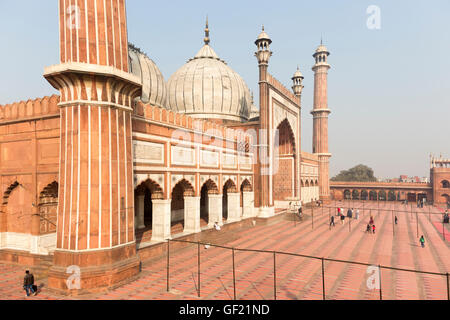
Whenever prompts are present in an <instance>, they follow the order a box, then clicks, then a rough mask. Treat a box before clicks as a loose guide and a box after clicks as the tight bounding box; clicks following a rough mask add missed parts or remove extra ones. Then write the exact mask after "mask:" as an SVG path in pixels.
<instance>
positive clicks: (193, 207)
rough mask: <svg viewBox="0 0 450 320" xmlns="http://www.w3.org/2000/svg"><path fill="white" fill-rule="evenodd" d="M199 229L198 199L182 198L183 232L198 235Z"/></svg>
mask: <svg viewBox="0 0 450 320" xmlns="http://www.w3.org/2000/svg"><path fill="white" fill-rule="evenodd" d="M201 231H202V229H201V227H200V197H185V198H184V232H185V233H198V232H201Z"/></svg>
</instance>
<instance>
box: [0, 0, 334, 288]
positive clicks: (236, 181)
mask: <svg viewBox="0 0 450 320" xmlns="http://www.w3.org/2000/svg"><path fill="white" fill-rule="evenodd" d="M75 9H76V10H74V8H73V6H69V5H68V3H67V1H63V0H60V1H59V30H60V46H59V48H60V62H59V64H57V65H54V66H50V67H47V68H45V71H44V77H45V79H46V80H47V81H48V82H49V84H50V85H51V86H53V87H54V88H56V89H57V90H58V91H59V95H53V96H51V97H44V98H41V99H35V100H28V101H23V102H17V103H13V104H9V105H4V106H0V168H1V169H0V186H1V188H2V189H1V190H2V196H3V198H2V203H1V205H0V260H4V261H9V262H14V263H18V264H22V265H28V266H30V265H31V266H33V265H35V266H41V267H42V266H46V267H48V278H49V287H50V288H52V289H54V290H59V291H61V292H68V291H69V288H68V287H67V283H66V280H67V277H68V273H67V272H68V271H67V270H68V268H69V267H71V266H77V267H78V268H79V272H80V274H81V284H80V288H81V290H83V292H92V291H98V290H103V289H105V288H110V287H112V286H115V285H117V284H120V283H123V282H124V281H127V279H131V278H132V277H134V276H135V275H136V274H137V273H139V264H140V261H141V259H142V254H140V252H141V250H142V249H143V248H145V247H149V246H154V245H157V244H160V243H164V242H165V241H166V240H167V239H170V238H173V237H179V236H184V235H191V234H197V233H200V232H204V231H205V230H208V229H211V228H213V227H214V224H215V223H218V224H219V225H227V224H233V223H239V222H240V221H244V220H246V219H254V218H261V219H266V218H271V217H273V216H275V215H277V214H279V213H280V209H283V208H286V207H288V206H289V205H290V204H292V203H297V204H299V203H302V204H307V203H310V202H313V201H316V200H324V201H327V200H330V186H329V160H330V157H331V154H330V153H329V150H328V132H327V131H328V116H329V114H330V112H331V111H330V109H329V108H328V102H327V74H328V70H329V69H330V65H329V64H328V56H329V52H328V50H327V48H326V47H325V46H324V45H323V44H320V46H319V47H318V48H317V50H316V51H315V52H314V54H313V57H314V61H313V62H314V66H313V71H314V73H315V78H314V106H313V108H312V111H311V114H312V115H313V121H314V122H313V123H314V128H313V130H314V132H313V152H312V153H308V152H305V151H303V150H302V149H301V123H302V117H301V116H302V113H301V110H302V105H301V97H302V89H303V79H304V77H303V75H302V73H301V72H300V70H298V69H297V70H296V71H295V70H294V71H295V73H294V74H293V77H292V79H291V80H292V90H290V89H288V88H286V87H285V86H284V85H283V84H282V83H281V82H280V81H278V80H277V79H275V77H273V76H272V75H271V73H269V62H270V58H271V55H272V52H271V44H272V40H271V38H270V37H269V35H268V34H267V33H266V32H265V31H264V27H263V29H262V31H261V33H260V34H259V36H258V37H257V39H256V41H255V46H256V53H255V56H256V59H257V66H258V73H259V107H257V106H255V103H254V99H253V96H252V94H251V92H250V90H249V88H248V86H247V84H246V83H245V81H244V80H243V78H242V77H241V76H240V75H239V74H238V73H237V72H236V71H235V70H233V69H232V68H231V67H230V66H229V65H228V64H227V62H225V61H224V60H222V59H221V58H220V56H219V54H218V53H216V52H215V51H214V49H213V48H212V46H211V44H210V30H209V25H208V22H207V23H206V28H205V38H204V45H203V46H202V47H201V48H200V50H199V51H198V53H197V54H196V55H194V56H193V57H192V58H190V59H189V60H188V61H187V62H186V64H184V65H183V66H181V67H180V68H179V69H178V70H177V71H176V72H175V73H174V74H173V75H172V76H170V77H169V78H167V79H168V80H167V81H166V80H165V78H164V76H163V74H162V73H161V71H160V70H159V69H158V67H157V65H156V64H155V62H154V61H153V60H152V59H151V58H150V57H148V56H147V55H146V54H144V53H143V52H141V50H139V49H138V48H136V47H135V46H134V45H131V44H129V43H128V39H127V23H126V8H125V0H116V1H106V0H86V1H79V2H78V5H77V6H76V8H75ZM72 15H75V16H74V17H73V16H72ZM56 27H57V26H55V28H56ZM292 63H293V64H294V65H295V64H296V62H294V61H293V62H292Z"/></svg>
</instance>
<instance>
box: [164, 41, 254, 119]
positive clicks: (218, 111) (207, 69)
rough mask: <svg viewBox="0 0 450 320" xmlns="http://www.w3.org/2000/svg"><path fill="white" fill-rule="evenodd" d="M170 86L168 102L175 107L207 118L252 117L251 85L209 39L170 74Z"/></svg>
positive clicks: (171, 106) (193, 115)
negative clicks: (248, 84) (211, 44)
mask: <svg viewBox="0 0 450 320" xmlns="http://www.w3.org/2000/svg"><path fill="white" fill-rule="evenodd" d="M167 87H168V95H169V96H168V101H167V104H168V106H169V108H170V109H171V110H173V111H176V112H180V113H185V114H189V115H191V116H192V117H196V118H203V119H205V118H214V119H223V120H233V121H240V122H244V121H247V120H248V118H249V113H250V107H251V98H250V91H249V89H248V87H247V85H246V84H245V82H244V80H243V79H242V78H241V76H240V75H239V74H237V73H236V72H235V71H233V70H232V69H231V68H230V67H229V66H228V65H227V64H226V63H225V61H223V60H221V59H220V58H219V57H218V56H217V54H216V53H215V52H214V50H213V49H212V48H211V46H209V44H208V43H205V45H204V46H203V47H202V48H201V50H200V51H199V52H198V53H197V55H196V56H195V57H194V58H192V59H190V60H189V61H188V62H187V63H186V64H185V65H184V66H182V67H181V68H180V69H179V70H178V71H176V72H175V73H174V74H173V75H172V76H171V77H170V79H169V81H168V83H167Z"/></svg>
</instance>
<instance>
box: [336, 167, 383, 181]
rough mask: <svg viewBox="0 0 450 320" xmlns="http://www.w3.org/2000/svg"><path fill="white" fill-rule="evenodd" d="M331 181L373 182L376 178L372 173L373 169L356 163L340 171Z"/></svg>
mask: <svg viewBox="0 0 450 320" xmlns="http://www.w3.org/2000/svg"><path fill="white" fill-rule="evenodd" d="M331 181H347V182H349V181H353V182H375V181H377V178H376V177H375V176H374V175H373V170H372V169H371V168H369V167H368V166H365V165H363V164H360V165H357V166H356V167H353V168H351V169H348V170H343V171H341V172H340V173H339V174H338V175H337V176H335V177H333V178H331Z"/></svg>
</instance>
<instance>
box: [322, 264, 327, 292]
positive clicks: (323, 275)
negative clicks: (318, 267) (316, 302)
mask: <svg viewBox="0 0 450 320" xmlns="http://www.w3.org/2000/svg"><path fill="white" fill-rule="evenodd" d="M322 298H323V300H326V296H325V259H324V258H322Z"/></svg>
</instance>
